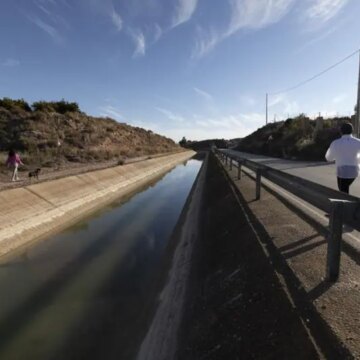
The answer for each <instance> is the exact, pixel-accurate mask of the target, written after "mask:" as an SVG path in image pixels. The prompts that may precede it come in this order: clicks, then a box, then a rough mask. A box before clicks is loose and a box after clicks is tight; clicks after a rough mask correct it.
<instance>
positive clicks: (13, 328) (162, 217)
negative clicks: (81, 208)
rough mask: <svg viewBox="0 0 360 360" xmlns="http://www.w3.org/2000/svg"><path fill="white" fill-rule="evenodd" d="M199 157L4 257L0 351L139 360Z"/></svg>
mask: <svg viewBox="0 0 360 360" xmlns="http://www.w3.org/2000/svg"><path fill="white" fill-rule="evenodd" d="M201 164H202V162H201V161H199V160H189V161H187V162H186V163H184V164H181V165H178V166H177V167H176V168H174V169H173V170H171V171H170V172H168V173H167V174H166V175H165V176H163V177H162V178H161V179H158V180H157V181H155V182H153V183H152V184H150V185H149V186H147V187H146V188H144V189H142V191H140V192H137V193H136V194H132V195H130V196H128V197H127V199H122V200H121V202H114V203H113V204H112V205H111V206H108V207H106V208H105V209H103V210H102V211H100V212H98V213H96V214H94V215H93V216H92V217H91V218H89V219H87V220H86V221H82V222H81V223H78V224H77V225H76V226H73V227H72V228H69V229H68V230H66V231H65V232H63V233H61V234H58V235H56V236H53V237H52V238H50V239H47V240H46V241H42V242H41V243H38V244H36V245H34V246H32V247H29V248H28V249H23V250H22V251H20V252H19V253H18V254H16V256H13V257H12V258H7V259H6V260H3V262H2V263H1V264H0V291H1V297H0V359H115V358H116V359H135V358H136V356H137V353H138V351H139V348H140V345H141V343H142V341H143V339H144V338H145V336H146V333H147V331H148V329H149V327H150V324H151V323H152V319H153V316H154V314H155V312H156V308H157V305H158V301H159V296H160V293H161V291H162V288H163V287H164V284H165V282H166V277H167V273H168V270H169V267H170V265H171V257H172V254H173V252H174V249H175V247H176V243H175V242H174V241H173V240H172V239H173V236H172V234H173V231H174V228H175V226H176V223H177V221H178V219H179V217H180V214H181V211H182V209H183V207H184V204H185V202H186V199H187V197H188V195H189V193H190V190H191V188H192V186H193V184H194V181H195V179H196V176H197V174H198V172H199V169H200V167H201Z"/></svg>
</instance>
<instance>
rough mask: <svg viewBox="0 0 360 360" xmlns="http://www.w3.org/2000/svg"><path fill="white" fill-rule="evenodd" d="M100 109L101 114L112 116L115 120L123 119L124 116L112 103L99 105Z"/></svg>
mask: <svg viewBox="0 0 360 360" xmlns="http://www.w3.org/2000/svg"><path fill="white" fill-rule="evenodd" d="M100 111H101V115H102V116H108V117H113V118H115V119H116V120H123V119H124V117H123V116H122V114H121V112H120V110H119V109H117V108H116V107H114V106H112V105H106V106H102V107H100Z"/></svg>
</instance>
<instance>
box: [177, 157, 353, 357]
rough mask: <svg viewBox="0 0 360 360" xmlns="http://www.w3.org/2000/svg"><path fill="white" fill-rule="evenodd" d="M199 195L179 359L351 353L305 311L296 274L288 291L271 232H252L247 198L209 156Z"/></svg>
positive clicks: (254, 221)
mask: <svg viewBox="0 0 360 360" xmlns="http://www.w3.org/2000/svg"><path fill="white" fill-rule="evenodd" d="M252 185H253V184H252ZM252 190H253V189H252ZM203 200H204V202H203V209H202V214H203V216H202V220H201V226H200V233H201V236H200V238H199V239H198V241H197V243H196V247H195V250H194V255H193V258H192V269H191V274H190V278H189V288H188V297H187V304H186V306H185V316H184V319H183V322H182V327H181V336H180V340H179V347H178V349H179V351H178V356H177V358H178V359H181V360H182V359H186V360H192V359H194V360H195V359H196V360H199V359H213V360H215V359H216V360H222V359H226V360H228V359H229V360H235V359H318V358H334V359H346V358H352V355H351V354H350V352H349V351H348V350H346V349H345V348H343V347H342V346H341V342H340V340H339V339H338V338H337V337H336V336H335V335H334V334H333V332H332V331H330V330H329V326H328V325H327V324H326V323H325V322H324V321H320V320H319V319H318V316H317V315H316V313H315V311H313V312H311V311H304V310H303V308H307V307H311V304H310V302H309V303H308V302H307V299H306V298H305V297H304V296H302V294H303V288H302V286H301V284H299V283H298V282H297V281H295V280H294V279H295V277H293V278H292V281H293V286H292V287H293V290H294V288H295V290H294V291H292V294H291V296H290V294H289V288H288V286H287V284H286V283H285V282H284V281H283V274H282V273H281V272H279V271H280V270H279V269H280V267H278V266H277V265H276V262H277V261H278V260H276V256H275V257H274V256H273V255H272V253H271V252H269V249H271V246H270V245H268V244H267V242H268V241H269V242H271V239H270V238H269V237H268V236H267V235H266V234H265V233H264V232H259V231H258V226H259V221H258V220H257V219H256V218H255V217H252V216H250V215H249V213H248V211H247V210H248V205H247V200H245V199H244V198H242V197H241V196H240V195H239V194H236V193H235V191H234V189H233V188H232V187H231V186H230V185H229V182H228V181H227V179H226V176H225V174H224V172H223V171H222V169H221V167H220V166H219V165H218V163H217V160H216V159H215V158H214V157H211V158H210V161H209V166H208V171H207V174H206V186H205V189H204V197H203ZM252 201H253V200H249V202H250V203H252ZM267 206H269V204H268V205H267ZM277 210H278V209H277V205H276V204H275V206H274V208H272V211H274V214H276V211H277ZM297 286H299V289H297ZM294 293H295V295H294ZM294 296H295V297H297V299H298V300H297V302H294ZM299 304H302V305H301V306H300V305H299ZM313 323H314V324H316V326H311V330H310V326H309V324H312V325H313ZM319 344H320V345H319ZM324 344H325V345H324ZM326 347H327V348H326ZM324 354H325V355H324ZM329 354H331V356H332V357H328V356H327V355H329Z"/></svg>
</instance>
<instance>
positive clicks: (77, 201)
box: [0, 151, 195, 256]
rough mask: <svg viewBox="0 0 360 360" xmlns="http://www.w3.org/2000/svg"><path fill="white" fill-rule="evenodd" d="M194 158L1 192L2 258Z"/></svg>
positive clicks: (183, 155) (172, 157)
mask: <svg viewBox="0 0 360 360" xmlns="http://www.w3.org/2000/svg"><path fill="white" fill-rule="evenodd" d="M194 154H195V153H194V152H193V151H185V152H181V153H176V154H172V155H168V156H164V157H160V158H155V159H148V160H145V161H140V162H137V163H133V164H128V165H123V166H117V167H113V168H108V169H105V170H99V171H93V172H89V173H85V174H80V175H76V176H69V177H65V178H61V179H57V180H53V181H49V182H43V183H39V184H34V185H30V186H26V187H23V188H17V189H13V190H7V191H2V192H0V203H1V207H0V256H3V255H6V254H9V253H10V252H12V251H13V250H15V249H18V248H19V247H22V246H24V245H26V244H29V243H30V242H32V241H34V240H37V239H40V238H43V237H45V236H48V235H49V234H51V233H54V232H57V231H59V230H61V229H62V228H64V227H66V226H69V225H71V224H73V223H75V222H77V221H79V220H80V219H81V218H83V217H85V216H87V215H89V213H91V212H93V211H95V210H97V209H99V208H101V207H103V206H105V205H106V204H107V203H110V202H111V201H113V200H114V199H118V198H120V197H122V196H125V195H127V194H129V193H131V192H133V191H135V190H136V189H138V188H140V187H141V186H143V185H145V184H146V183H148V182H150V181H152V180H154V179H155V178H157V177H158V176H160V175H161V174H164V173H166V172H167V171H168V170H170V169H171V168H173V167H174V166H176V165H177V164H179V163H181V162H183V161H186V160H188V159H190V158H191V157H192V156H193V155H194Z"/></svg>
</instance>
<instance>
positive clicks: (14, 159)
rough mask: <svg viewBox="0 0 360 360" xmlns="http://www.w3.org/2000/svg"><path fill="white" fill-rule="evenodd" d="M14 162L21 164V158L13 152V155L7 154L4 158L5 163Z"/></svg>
mask: <svg viewBox="0 0 360 360" xmlns="http://www.w3.org/2000/svg"><path fill="white" fill-rule="evenodd" d="M16 164H18V165H19V164H21V159H20V156H19V155H18V154H15V155H13V156H9V157H8V159H7V160H6V165H12V166H15V165H16Z"/></svg>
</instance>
